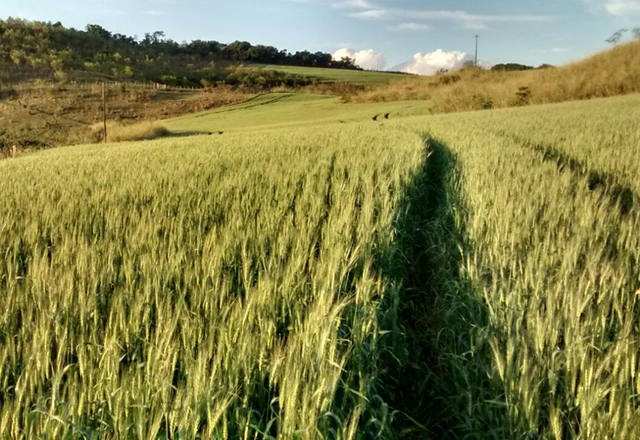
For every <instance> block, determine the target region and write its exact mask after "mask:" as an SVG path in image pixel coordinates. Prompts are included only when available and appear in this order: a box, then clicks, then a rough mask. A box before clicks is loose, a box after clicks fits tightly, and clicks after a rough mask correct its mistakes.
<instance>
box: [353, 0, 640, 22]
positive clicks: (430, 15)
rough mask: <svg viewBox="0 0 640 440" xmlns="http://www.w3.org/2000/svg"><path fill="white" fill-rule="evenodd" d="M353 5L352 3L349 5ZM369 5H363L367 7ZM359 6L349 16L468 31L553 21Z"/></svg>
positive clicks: (515, 15)
mask: <svg viewBox="0 0 640 440" xmlns="http://www.w3.org/2000/svg"><path fill="white" fill-rule="evenodd" d="M609 1H617V2H637V1H640V0H609ZM348 4H352V3H348ZM366 4H367V3H363V5H366ZM363 5H360V6H358V8H359V9H361V10H360V11H357V12H352V13H351V14H349V15H350V16H351V17H354V18H358V19H362V20H378V21H381V20H394V21H398V20H412V22H417V21H448V22H453V23H456V24H459V25H461V26H463V27H465V28H468V29H486V28H487V27H488V24H489V23H509V22H516V23H540V22H546V21H550V20H553V19H554V17H552V16H548V15H530V14H504V15H495V14H472V13H470V12H467V11H464V10H434V9H402V8H384V7H375V6H370V7H366V6H363Z"/></svg>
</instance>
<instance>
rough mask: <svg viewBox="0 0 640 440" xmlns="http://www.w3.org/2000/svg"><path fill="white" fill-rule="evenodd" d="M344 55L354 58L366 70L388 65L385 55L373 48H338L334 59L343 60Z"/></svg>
mask: <svg viewBox="0 0 640 440" xmlns="http://www.w3.org/2000/svg"><path fill="white" fill-rule="evenodd" d="M344 57H349V58H352V59H354V60H355V63H356V65H357V66H359V67H362V68H363V69H366V70H382V69H384V68H385V66H386V65H387V61H386V60H385V58H384V55H382V54H381V53H379V52H376V51H375V50H373V49H366V50H359V51H357V52H356V51H353V50H351V49H348V48H346V47H344V48H342V49H338V50H337V51H336V52H335V53H334V54H333V59H334V60H341V59H342V58H344Z"/></svg>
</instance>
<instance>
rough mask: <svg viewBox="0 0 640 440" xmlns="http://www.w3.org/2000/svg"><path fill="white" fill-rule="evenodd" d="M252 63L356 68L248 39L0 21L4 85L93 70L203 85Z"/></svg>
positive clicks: (71, 76) (0, 78) (325, 56)
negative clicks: (138, 34)
mask: <svg viewBox="0 0 640 440" xmlns="http://www.w3.org/2000/svg"><path fill="white" fill-rule="evenodd" d="M251 62H254V63H265V64H285V65H294V66H312V67H325V68H328V67H333V68H342V69H356V67H355V66H354V65H353V63H352V61H351V60H349V59H345V60H340V61H336V60H333V59H332V57H331V54H328V53H322V52H316V53H310V52H308V51H298V52H295V53H289V52H287V51H286V50H279V49H277V48H275V47H271V46H263V45H255V46H254V45H251V44H250V43H248V42H244V41H235V42H233V43H230V44H223V43H220V42H217V41H201V40H196V41H191V42H188V43H187V42H185V43H177V42H175V41H173V40H171V39H169V38H167V37H166V36H165V34H164V32H162V31H156V32H153V33H147V34H145V36H144V38H143V39H141V40H138V39H136V38H134V37H130V36H127V35H122V34H117V33H112V32H110V31H108V30H107V29H105V28H103V27H101V26H98V25H87V26H86V29H85V30H84V31H82V30H76V29H73V28H65V27H64V26H63V25H62V24H61V23H44V22H31V21H26V20H21V19H13V18H9V19H7V20H0V65H1V67H2V68H1V69H0V85H1V84H2V83H3V82H12V81H24V80H25V79H30V78H38V79H54V78H55V79H58V80H65V79H77V78H79V77H80V78H82V77H86V76H87V74H89V75H90V76H92V77H94V78H95V77H102V78H106V79H110V80H114V79H119V80H127V79H136V80H149V81H155V82H160V83H164V84H170V85H183V86H196V87H201V86H202V81H203V80H204V81H206V82H207V83H210V84H211V83H217V82H222V81H226V80H227V77H228V76H229V71H230V70H231V71H232V72H233V70H234V69H233V67H235V66H237V65H239V64H242V63H251ZM230 67H231V68H232V69H229V68H230ZM227 82H228V81H227Z"/></svg>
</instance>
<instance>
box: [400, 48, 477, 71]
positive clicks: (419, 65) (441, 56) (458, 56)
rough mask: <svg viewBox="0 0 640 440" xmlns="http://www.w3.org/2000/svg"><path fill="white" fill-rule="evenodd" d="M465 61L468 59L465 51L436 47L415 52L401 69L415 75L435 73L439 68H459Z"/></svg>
mask: <svg viewBox="0 0 640 440" xmlns="http://www.w3.org/2000/svg"><path fill="white" fill-rule="evenodd" d="M466 61H468V59H467V54H466V53H465V52H459V51H457V50H452V51H446V50H442V49H438V50H435V51H433V52H429V53H425V54H422V53H417V54H415V55H414V56H413V60H412V61H410V62H409V63H407V64H405V65H404V66H403V68H402V71H403V72H407V73H413V74H416V75H435V74H436V73H438V72H439V71H441V70H448V71H452V70H458V69H461V68H462V67H463V66H464V63H465V62H466Z"/></svg>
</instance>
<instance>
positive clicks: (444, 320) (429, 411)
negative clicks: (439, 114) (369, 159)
mask: <svg viewBox="0 0 640 440" xmlns="http://www.w3.org/2000/svg"><path fill="white" fill-rule="evenodd" d="M425 146H426V149H427V154H428V157H427V158H426V159H425V163H424V166H423V168H422V169H421V170H420V171H419V172H418V173H417V174H416V176H415V177H414V179H413V181H412V182H411V184H410V185H409V188H408V190H407V194H406V198H405V201H404V203H403V206H401V207H400V209H399V210H398V217H397V219H396V233H397V236H396V246H397V248H396V252H395V253H396V255H395V257H393V258H392V259H391V261H390V262H389V263H388V264H387V265H386V266H388V270H389V272H390V273H389V276H390V278H391V279H395V280H396V281H398V282H399V284H401V285H402V291H401V295H400V298H399V304H398V310H397V314H398V315H397V321H398V322H399V326H400V332H399V333H400V336H399V337H398V338H397V340H396V341H395V343H394V347H393V348H392V349H391V351H392V352H393V356H391V355H390V356H389V359H388V361H387V362H385V365H384V368H385V374H384V376H383V377H382V378H381V380H382V384H383V385H382V386H383V387H384V390H383V392H382V394H383V398H384V399H385V401H386V402H387V403H388V404H389V405H390V406H391V407H392V408H393V410H395V411H397V413H396V414H395V416H394V418H393V426H392V428H393V431H394V436H395V437H396V438H402V439H407V438H409V439H423V438H438V439H439V438H507V437H508V435H506V434H507V431H506V427H507V424H506V411H505V407H504V406H502V405H501V403H500V402H501V401H502V400H503V398H502V396H501V395H500V391H499V390H498V389H496V388H495V386H494V385H492V384H491V383H490V381H489V379H488V377H489V373H490V371H491V368H492V367H491V357H490V353H489V347H488V346H487V345H486V344H484V343H483V341H482V335H481V332H480V329H484V328H486V326H487V321H488V317H487V316H488V315H487V311H486V307H485V306H484V304H483V303H482V302H481V300H480V299H479V296H477V295H476V294H474V291H473V287H472V285H471V283H470V282H469V281H468V280H467V279H466V277H465V275H464V271H463V258H462V255H461V249H465V247H466V246H467V239H466V237H465V231H464V230H461V229H460V228H458V227H457V225H456V221H455V217H454V213H455V212H456V211H458V210H463V209H464V206H463V205H462V203H461V200H459V198H458V192H457V191H456V187H457V182H456V179H457V175H458V173H456V160H455V157H454V156H453V155H452V154H451V152H450V151H449V150H448V148H447V147H446V146H445V145H444V144H442V143H440V142H437V141H435V140H433V139H429V138H425ZM488 402H491V403H488Z"/></svg>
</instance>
